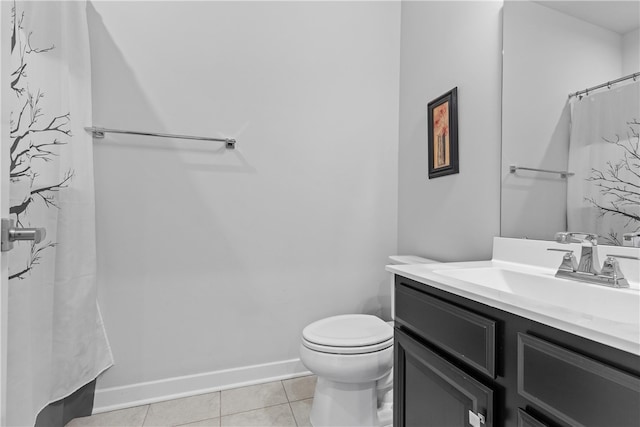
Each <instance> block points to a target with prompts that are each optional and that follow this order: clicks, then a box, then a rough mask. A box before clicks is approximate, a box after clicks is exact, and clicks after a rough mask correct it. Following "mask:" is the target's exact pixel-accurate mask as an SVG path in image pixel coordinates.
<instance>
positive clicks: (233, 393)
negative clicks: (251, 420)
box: [220, 381, 287, 416]
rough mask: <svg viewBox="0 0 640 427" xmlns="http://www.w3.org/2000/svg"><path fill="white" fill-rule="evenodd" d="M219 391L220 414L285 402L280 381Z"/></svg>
mask: <svg viewBox="0 0 640 427" xmlns="http://www.w3.org/2000/svg"><path fill="white" fill-rule="evenodd" d="M221 393H222V395H221V397H220V400H221V401H220V407H221V414H222V416H224V415H230V414H236V413H238V412H246V411H251V410H253V409H260V408H266V407H267V406H273V405H278V404H280V403H287V395H286V394H285V392H284V387H283V386H282V382H281V381H275V382H271V383H266V384H258V385H252V386H248V387H241V388H234V389H232V390H223V391H222V392H221Z"/></svg>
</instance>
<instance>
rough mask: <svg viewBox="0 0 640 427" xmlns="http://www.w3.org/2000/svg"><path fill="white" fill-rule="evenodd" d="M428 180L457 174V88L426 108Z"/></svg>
mask: <svg viewBox="0 0 640 427" xmlns="http://www.w3.org/2000/svg"><path fill="white" fill-rule="evenodd" d="M427 135H428V141H429V179H431V178H437V177H439V176H444V175H451V174H454V173H458V88H457V87H454V88H453V89H451V90H450V91H449V92H447V93H445V94H444V95H442V96H440V97H438V98H436V99H434V100H433V101H431V102H430V103H429V104H428V106H427Z"/></svg>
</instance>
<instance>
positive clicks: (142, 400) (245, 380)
mask: <svg viewBox="0 0 640 427" xmlns="http://www.w3.org/2000/svg"><path fill="white" fill-rule="evenodd" d="M310 374H311V372H309V371H308V370H307V368H305V367H304V365H303V364H302V362H300V359H291V360H283V361H280V362H273V363H265V364H261V365H252V366H245V367H242V368H233V369H225V370H222V371H214V372H205V373H202V374H196V375H186V376H182V377H174V378H166V379H163V380H157V381H149V382H144V383H137V384H129V385H126V386H120V387H110V388H103V389H101V388H99V387H100V382H99V381H98V384H97V387H96V393H95V398H94V403H93V413H94V414H98V413H100V412H107V411H113V410H116V409H124V408H131V407H134V406H140V405H146V404H149V403H155V402H161V401H163V400H170V399H178V398H181V397H188V396H195V395H198V394H204V393H211V392H214V391H220V390H226V389H230V388H236V387H244V386H248V385H254V384H260V383H265V382H270V381H278V380H284V379H289V378H295V377H299V376H303V375H310Z"/></svg>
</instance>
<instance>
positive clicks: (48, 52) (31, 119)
mask: <svg viewBox="0 0 640 427" xmlns="http://www.w3.org/2000/svg"><path fill="white" fill-rule="evenodd" d="M13 6H14V7H13V9H12V14H11V23H10V24H11V72H12V75H11V76H10V77H11V79H10V80H11V81H10V87H11V89H10V95H11V96H13V97H14V98H15V99H14V102H13V107H12V109H11V113H10V138H9V144H10V150H9V151H10V162H11V166H10V195H9V198H10V215H11V218H12V219H13V220H14V221H15V222H16V224H17V225H18V226H20V227H45V228H46V233H47V234H46V237H45V239H44V240H43V241H41V242H40V243H35V244H34V243H32V242H16V244H15V248H14V250H12V251H11V252H9V289H8V293H9V297H8V321H7V325H8V326H7V327H8V332H7V348H8V350H7V372H8V375H7V411H6V413H7V414H6V415H7V424H8V425H12V426H23V425H33V424H34V422H35V419H36V416H37V414H38V412H39V411H41V410H42V409H43V408H44V407H45V406H47V405H48V404H49V403H51V402H55V401H58V400H60V399H62V398H65V397H67V396H68V395H70V394H72V393H73V392H74V391H76V390H77V389H79V388H80V387H82V386H83V385H85V384H87V383H88V382H90V381H92V380H94V379H95V378H96V377H97V376H98V375H99V374H100V373H101V372H102V371H104V370H105V369H107V368H108V367H109V366H111V364H112V355H111V351H110V348H109V344H108V341H107V337H106V333H105V330H104V327H103V324H102V319H101V316H100V312H99V309H98V307H97V300H96V292H97V289H96V246H95V211H94V193H93V191H94V189H93V152H92V139H91V137H90V135H88V134H87V133H86V132H85V131H84V129H83V127H84V126H90V124H91V81H90V78H91V73H90V61H89V59H90V57H89V40H88V28H87V18H86V3H85V2H79V1H69V2H67V1H55V2H22V1H17V2H14V5H13ZM5 41H8V40H6V39H5ZM7 83H8V82H5V84H7ZM3 140H4V138H3Z"/></svg>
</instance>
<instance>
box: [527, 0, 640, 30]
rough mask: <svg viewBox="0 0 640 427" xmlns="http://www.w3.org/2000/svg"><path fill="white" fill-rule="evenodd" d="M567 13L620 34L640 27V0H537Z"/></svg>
mask: <svg viewBox="0 0 640 427" xmlns="http://www.w3.org/2000/svg"><path fill="white" fill-rule="evenodd" d="M535 3H539V4H541V5H544V6H547V7H550V8H552V9H555V10H557V11H560V12H562V13H566V14H567V15H571V16H574V17H576V18H579V19H582V20H583V21H587V22H590V23H592V24H595V25H598V26H600V27H604V28H607V29H609V30H611V31H615V32H616V33H619V34H626V33H628V32H629V31H632V30H635V29H636V28H638V27H640V0H626V1H609V0H602V1H564V0H557V1H536V2H535Z"/></svg>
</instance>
